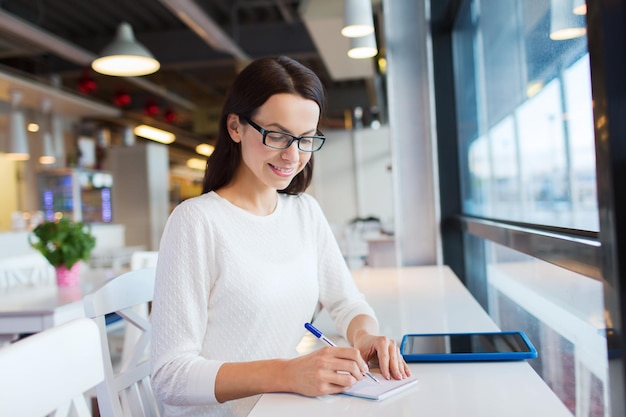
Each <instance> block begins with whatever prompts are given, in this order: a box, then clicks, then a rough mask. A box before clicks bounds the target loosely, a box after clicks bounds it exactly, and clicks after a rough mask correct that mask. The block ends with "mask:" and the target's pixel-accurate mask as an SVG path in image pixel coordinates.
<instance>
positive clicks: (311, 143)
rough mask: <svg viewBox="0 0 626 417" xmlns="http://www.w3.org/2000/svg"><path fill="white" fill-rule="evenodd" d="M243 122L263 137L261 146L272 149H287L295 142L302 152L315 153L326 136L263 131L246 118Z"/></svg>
mask: <svg viewBox="0 0 626 417" xmlns="http://www.w3.org/2000/svg"><path fill="white" fill-rule="evenodd" d="M244 120H245V121H246V122H248V124H249V125H250V126H252V127H253V128H255V129H256V130H258V131H259V133H260V134H261V135H263V145H265V146H268V147H270V148H274V149H287V148H288V147H290V146H291V144H292V143H293V141H294V140H295V141H297V142H298V149H300V150H301V151H302V152H316V151H319V150H320V149H322V145H324V141H325V140H326V136H323V134H322V132H320V131H319V130H318V131H317V132H318V133H319V134H320V135H318V136H295V135H292V134H291V133H286V132H278V131H275V130H267V129H263V128H262V127H261V126H259V125H258V124H256V123H254V122H253V121H252V120H250V119H249V118H247V117H244Z"/></svg>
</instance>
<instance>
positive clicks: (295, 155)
mask: <svg viewBox="0 0 626 417" xmlns="http://www.w3.org/2000/svg"><path fill="white" fill-rule="evenodd" d="M281 156H282V158H283V159H284V160H286V161H290V162H297V161H298V160H299V159H300V149H298V141H297V140H294V141H293V143H292V144H291V145H289V147H288V148H286V149H283V152H282V155H281Z"/></svg>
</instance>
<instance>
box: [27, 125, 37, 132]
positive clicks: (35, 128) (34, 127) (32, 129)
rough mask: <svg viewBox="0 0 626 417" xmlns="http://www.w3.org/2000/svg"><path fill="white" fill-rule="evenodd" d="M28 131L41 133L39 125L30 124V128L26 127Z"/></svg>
mask: <svg viewBox="0 0 626 417" xmlns="http://www.w3.org/2000/svg"><path fill="white" fill-rule="evenodd" d="M26 130H28V131H29V132H32V133H36V132H39V125H38V124H37V123H29V124H28V126H26Z"/></svg>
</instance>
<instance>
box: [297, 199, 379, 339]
mask: <svg viewBox="0 0 626 417" xmlns="http://www.w3.org/2000/svg"><path fill="white" fill-rule="evenodd" d="M308 197H309V198H310V199H311V211H312V213H311V218H314V219H316V223H317V237H318V239H317V240H318V241H317V243H318V262H319V265H318V268H319V282H320V302H321V304H322V307H324V308H325V309H326V310H327V311H328V313H329V314H330V317H331V318H332V319H333V321H334V322H335V326H336V327H337V330H338V331H339V333H340V334H341V335H342V336H343V337H344V338H346V339H347V333H348V326H349V325H350V322H351V321H352V319H353V318H354V317H356V316H358V315H361V314H364V315H368V316H371V317H372V318H374V320H377V319H376V314H375V312H374V310H373V309H372V307H371V306H370V305H369V304H368V303H367V301H366V300H365V296H364V295H363V294H362V293H361V292H360V291H359V289H358V288H357V286H356V284H355V283H354V279H353V278H352V274H351V273H350V270H349V268H348V265H347V263H346V261H345V259H344V258H343V254H342V253H341V249H340V248H339V244H338V243H337V239H336V238H335V235H334V234H333V231H332V229H331V227H330V225H329V224H328V221H327V220H326V217H325V216H324V214H323V212H322V209H321V207H320V206H319V204H318V203H317V201H316V200H315V199H314V198H313V197H311V196H308Z"/></svg>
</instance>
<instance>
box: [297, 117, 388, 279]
mask: <svg viewBox="0 0 626 417" xmlns="http://www.w3.org/2000/svg"><path fill="white" fill-rule="evenodd" d="M326 136H327V137H328V139H327V140H326V143H325V144H324V147H323V148H322V150H321V151H320V152H317V153H316V154H315V170H314V178H313V182H312V184H311V188H309V190H308V192H309V193H310V194H312V195H314V196H315V198H317V200H318V202H319V203H320V206H321V207H322V210H323V211H324V214H325V215H326V217H327V219H328V221H329V223H330V224H331V227H332V228H333V230H334V232H335V236H336V238H337V240H338V242H339V245H340V247H341V249H342V251H343V253H344V256H345V257H346V260H347V261H348V264H349V265H350V266H351V267H359V266H362V265H363V263H364V262H365V258H367V257H369V255H370V254H369V247H368V244H367V241H366V237H367V236H366V232H367V231H363V230H360V229H358V230H357V229H355V228H354V227H352V228H351V227H350V225H349V223H350V221H352V220H353V219H355V218H356V217H361V218H363V217H369V216H374V217H378V218H380V219H381V221H382V222H383V227H384V228H385V230H386V231H389V230H392V229H393V224H394V221H393V195H392V179H391V170H390V166H391V150H390V145H389V129H388V128H386V127H381V128H380V129H377V130H373V129H358V130H353V131H346V130H338V131H328V132H326ZM375 233H377V232H375Z"/></svg>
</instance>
